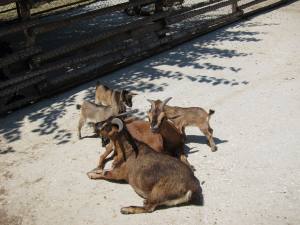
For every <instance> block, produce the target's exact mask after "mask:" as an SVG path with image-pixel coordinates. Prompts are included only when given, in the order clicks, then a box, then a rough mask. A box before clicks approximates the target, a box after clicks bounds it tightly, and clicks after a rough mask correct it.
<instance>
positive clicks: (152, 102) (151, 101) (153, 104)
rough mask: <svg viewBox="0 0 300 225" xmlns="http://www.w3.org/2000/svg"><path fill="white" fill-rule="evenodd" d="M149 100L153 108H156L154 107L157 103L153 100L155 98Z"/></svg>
mask: <svg viewBox="0 0 300 225" xmlns="http://www.w3.org/2000/svg"><path fill="white" fill-rule="evenodd" d="M147 101H148V102H150V103H151V108H153V109H154V108H155V103H154V101H153V100H150V99H147Z"/></svg>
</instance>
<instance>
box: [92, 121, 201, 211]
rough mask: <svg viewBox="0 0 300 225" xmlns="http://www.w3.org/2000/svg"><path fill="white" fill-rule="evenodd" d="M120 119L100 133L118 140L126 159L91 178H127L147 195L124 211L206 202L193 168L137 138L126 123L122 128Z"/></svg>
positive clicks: (133, 186)
mask: <svg viewBox="0 0 300 225" xmlns="http://www.w3.org/2000/svg"><path fill="white" fill-rule="evenodd" d="M118 120H119V122H118V121H115V119H113V120H112V121H111V122H107V123H106V124H105V125H104V126H103V127H102V129H101V131H100V133H101V135H103V136H105V137H108V138H109V139H110V140H111V141H112V142H113V143H114V146H115V148H116V151H117V152H122V154H123V155H124V158H125V161H124V162H123V163H122V164H121V165H120V166H118V167H116V168H114V169H113V170H110V171H100V172H97V171H91V172H89V173H88V176H89V178H90V179H106V180H114V181H120V180H124V181H126V182H128V183H129V184H130V185H131V186H132V188H133V189H134V190H135V192H136V193H137V194H138V195H139V196H141V197H142V198H144V199H145V200H144V205H143V206H129V207H123V208H121V213H123V214H135V213H149V212H153V211H154V210H155V208H156V207H157V206H160V205H167V206H174V205H178V204H182V203H187V202H191V201H194V202H195V201H196V202H195V203H198V204H199V203H200V204H202V189H201V187H200V183H199V181H198V179H197V178H196V177H195V176H194V174H193V172H192V171H191V170H190V168H189V167H188V166H187V165H185V164H184V163H182V162H181V161H179V160H177V159H175V158H173V157H170V156H168V155H165V154H159V153H157V152H155V151H153V150H152V149H151V148H150V147H148V146H147V145H145V144H142V143H140V142H136V141H134V140H133V138H132V137H131V135H130V134H129V132H128V131H127V129H126V127H125V126H124V128H122V127H123V125H122V121H121V120H120V119H118ZM120 124H121V125H120Z"/></svg>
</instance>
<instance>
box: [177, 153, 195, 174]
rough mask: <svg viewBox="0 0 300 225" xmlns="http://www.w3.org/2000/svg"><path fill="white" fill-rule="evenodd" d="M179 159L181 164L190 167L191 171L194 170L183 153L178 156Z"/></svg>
mask: <svg viewBox="0 0 300 225" xmlns="http://www.w3.org/2000/svg"><path fill="white" fill-rule="evenodd" d="M179 159H180V161H181V162H183V163H184V164H186V165H187V166H188V167H190V168H191V170H192V171H195V170H196V169H195V167H194V166H193V165H191V164H190V163H189V161H188V160H187V157H186V155H185V154H184V153H183V154H181V155H180V156H179Z"/></svg>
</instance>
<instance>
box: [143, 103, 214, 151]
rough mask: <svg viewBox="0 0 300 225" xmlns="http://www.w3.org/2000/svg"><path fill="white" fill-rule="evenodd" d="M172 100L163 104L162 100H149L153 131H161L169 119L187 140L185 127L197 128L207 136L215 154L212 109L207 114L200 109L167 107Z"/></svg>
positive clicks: (149, 114)
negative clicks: (211, 121)
mask: <svg viewBox="0 0 300 225" xmlns="http://www.w3.org/2000/svg"><path fill="white" fill-rule="evenodd" d="M170 100H171V98H167V99H166V100H164V101H163V102H162V101H160V100H156V101H154V100H148V101H149V102H150V103H151V109H150V111H149V112H148V117H149V120H150V123H151V129H152V130H153V131H155V130H157V129H159V128H160V127H161V126H162V124H164V121H165V120H164V118H167V119H169V120H171V121H172V122H173V123H174V125H175V126H176V127H177V129H178V130H179V131H180V132H181V134H182V135H183V136H184V138H186V135H185V127H186V126H196V127H198V128H199V129H200V130H201V131H202V133H203V134H204V135H205V136H206V138H207V140H208V142H209V145H210V147H211V150H212V151H213V152H214V151H216V150H217V146H216V145H215V142H214V140H213V129H212V128H211V127H210V125H209V119H210V117H211V115H212V114H213V113H214V111H213V110H211V109H210V110H209V113H207V112H206V111H205V110H204V109H202V108H200V107H188V108H182V107H177V106H168V105H166V104H167V102H168V101H170ZM160 129H161V128H160Z"/></svg>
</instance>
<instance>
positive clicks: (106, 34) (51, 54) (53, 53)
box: [33, 12, 170, 64]
mask: <svg viewBox="0 0 300 225" xmlns="http://www.w3.org/2000/svg"><path fill="white" fill-rule="evenodd" d="M169 14H170V13H169V12H162V13H159V14H155V15H153V16H150V17H147V18H144V19H140V20H138V21H134V22H132V23H130V24H127V25H120V26H117V27H115V28H113V29H109V30H106V31H103V32H102V33H101V34H99V35H97V36H94V37H91V38H87V39H85V40H82V41H80V42H78V41H75V42H73V43H70V44H67V45H64V46H62V47H59V48H56V49H54V50H50V51H48V52H45V53H42V54H39V55H36V56H34V57H33V62H34V63H37V64H40V63H42V62H44V61H47V60H49V59H52V58H55V57H58V56H62V55H64V54H67V53H70V52H72V51H75V50H78V49H81V48H83V47H86V46H89V45H92V44H94V43H96V42H99V41H101V40H104V39H107V38H110V37H112V36H114V35H117V34H120V33H124V32H127V31H130V30H135V29H138V28H140V27H143V26H146V25H147V24H148V23H150V22H152V21H155V20H158V19H160V18H164V17H166V16H167V15H169Z"/></svg>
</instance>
